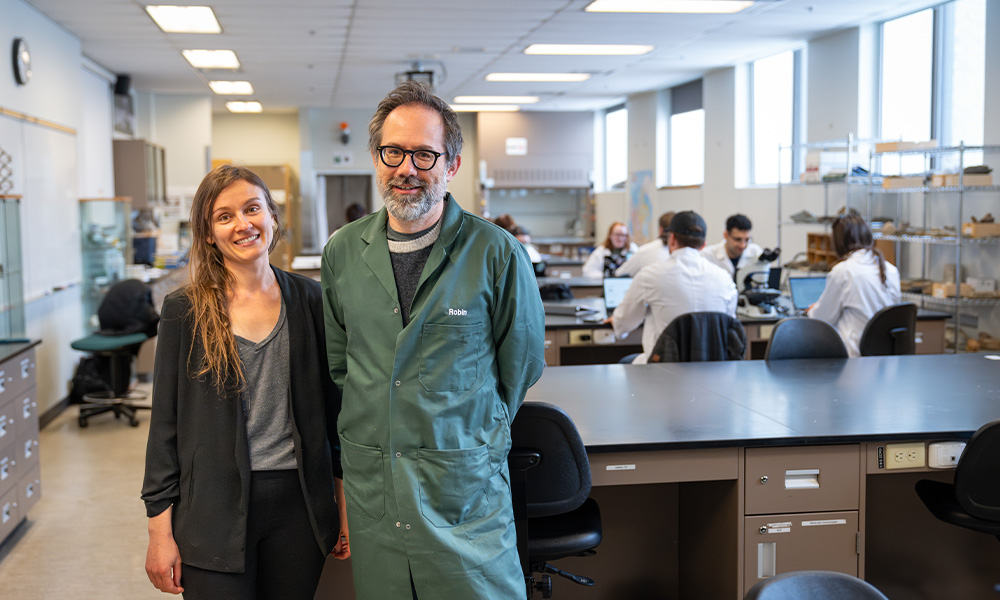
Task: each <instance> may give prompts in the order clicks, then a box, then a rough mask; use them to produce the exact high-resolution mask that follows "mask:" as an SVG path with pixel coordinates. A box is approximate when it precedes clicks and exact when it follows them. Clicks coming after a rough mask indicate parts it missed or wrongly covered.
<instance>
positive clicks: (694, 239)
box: [667, 210, 708, 249]
mask: <svg viewBox="0 0 1000 600" xmlns="http://www.w3.org/2000/svg"><path fill="white" fill-rule="evenodd" d="M707 229H708V228H707V227H706V226H705V219H702V218H701V215H699V214H698V213H696V212H694V211H693V210H685V211H684V212H679V213H677V214H675V215H674V218H673V219H671V220H670V227H668V228H667V231H668V232H670V233H672V234H674V239H676V240H677V243H678V244H679V245H680V246H682V247H687V248H695V249H698V248H701V247H702V246H703V245H704V244H705V234H706V232H707Z"/></svg>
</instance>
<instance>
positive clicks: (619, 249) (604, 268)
mask: <svg viewBox="0 0 1000 600" xmlns="http://www.w3.org/2000/svg"><path fill="white" fill-rule="evenodd" d="M637 250H639V247H638V246H636V245H635V243H633V242H632V236H631V235H630V234H629V231H628V225H626V224H625V223H621V222H619V221H615V222H614V223H612V224H611V227H609V228H608V237H606V238H604V241H603V242H601V245H600V246H598V247H597V248H594V251H593V252H591V253H590V257H588V258H587V262H585V263H583V276H584V277H593V278H601V277H614V275H615V271H617V270H618V267H620V266H622V265H623V264H625V261H626V260H628V257H629V256H631V255H632V254H635V252H636V251H637Z"/></svg>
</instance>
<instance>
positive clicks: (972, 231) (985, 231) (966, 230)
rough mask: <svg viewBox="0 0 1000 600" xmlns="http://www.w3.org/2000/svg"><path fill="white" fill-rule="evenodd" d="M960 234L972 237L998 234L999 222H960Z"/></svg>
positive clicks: (999, 229) (999, 234) (999, 231)
mask: <svg viewBox="0 0 1000 600" xmlns="http://www.w3.org/2000/svg"><path fill="white" fill-rule="evenodd" d="M962 235H965V236H968V237H974V238H984V237H996V236H1000V223H962Z"/></svg>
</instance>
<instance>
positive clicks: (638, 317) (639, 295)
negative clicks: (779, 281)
mask: <svg viewBox="0 0 1000 600" xmlns="http://www.w3.org/2000/svg"><path fill="white" fill-rule="evenodd" d="M705 230H706V228H705V221H704V220H703V219H702V218H701V217H700V216H699V215H698V213H695V212H693V211H690V210H688V211H684V212H679V213H677V214H676V215H674V218H673V220H671V221H670V226H669V228H668V229H667V248H669V249H670V256H669V257H668V258H667V259H666V260H662V261H660V262H658V263H655V264H652V265H649V266H648V267H646V268H644V269H642V270H640V271H639V272H638V273H636V275H635V278H634V279H633V280H632V285H631V286H629V288H628V291H627V292H625V298H623V299H622V301H621V303H620V304H619V305H618V308H616V309H615V312H614V315H612V316H611V317H610V318H609V319H608V321H607V322H610V323H611V324H612V326H613V327H614V330H615V336H616V337H624V336H625V335H626V334H627V333H628V332H630V331H632V330H633V329H635V328H636V327H638V326H639V325H641V324H642V322H643V320H645V322H646V324H645V325H644V326H643V330H642V350H643V353H642V354H640V355H639V356H638V357H637V358H636V359H635V361H634V362H633V363H632V364H640V365H641V364H646V362H647V360H648V358H649V354H650V353H651V352H652V350H653V347H654V346H655V345H656V340H657V338H659V337H660V333H662V332H663V330H664V329H666V327H667V325H669V324H670V322H671V321H673V320H674V318H675V317H678V316H680V315H682V314H684V313H689V312H695V311H704V310H710V311H715V312H721V313H725V314H727V315H732V316H734V317H735V316H736V296H737V293H736V284H734V283H733V280H732V279H731V278H730V277H729V276H728V275H726V273H724V272H723V271H722V270H721V269H719V268H718V267H716V266H715V265H713V264H712V263H711V262H709V261H708V260H707V259H706V258H705V257H703V256H702V255H701V254H699V251H700V250H701V249H702V248H703V247H704V246H705Z"/></svg>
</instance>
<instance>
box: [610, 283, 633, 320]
mask: <svg viewBox="0 0 1000 600" xmlns="http://www.w3.org/2000/svg"><path fill="white" fill-rule="evenodd" d="M630 285H632V278H631V277H605V278H604V308H605V309H607V311H608V316H609V317H610V316H611V313H613V312H614V311H615V307H617V306H618V305H619V304H621V301H622V298H624V297H625V291H626V290H628V287H629V286H630Z"/></svg>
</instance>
